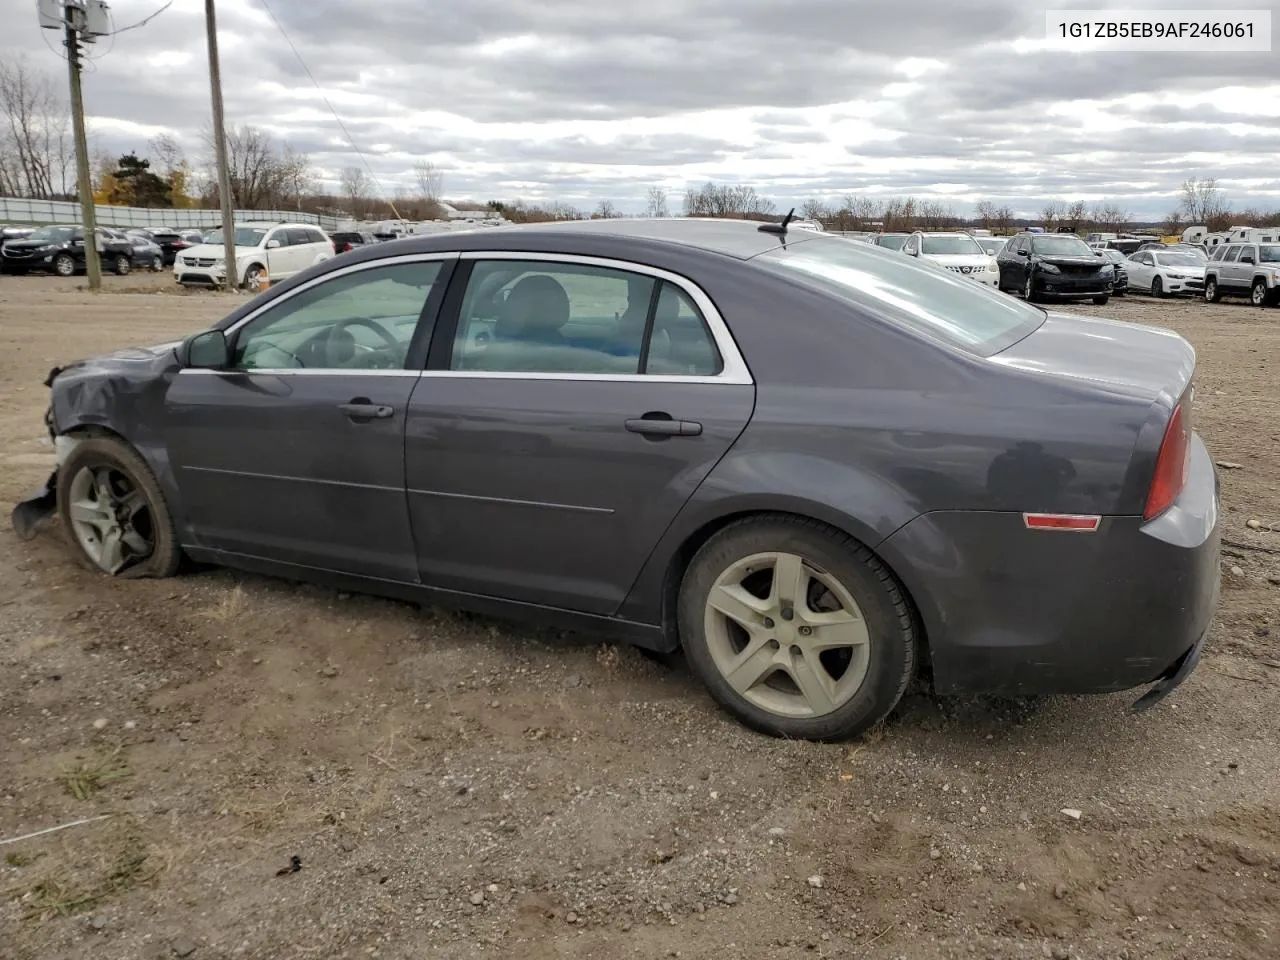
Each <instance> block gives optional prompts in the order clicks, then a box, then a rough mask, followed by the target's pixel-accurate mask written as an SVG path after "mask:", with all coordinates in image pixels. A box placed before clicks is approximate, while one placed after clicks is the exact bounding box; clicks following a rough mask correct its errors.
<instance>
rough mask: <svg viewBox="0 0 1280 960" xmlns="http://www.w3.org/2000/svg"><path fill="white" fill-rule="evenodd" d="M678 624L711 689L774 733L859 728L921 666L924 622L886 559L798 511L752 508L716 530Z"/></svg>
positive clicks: (823, 735)
mask: <svg viewBox="0 0 1280 960" xmlns="http://www.w3.org/2000/svg"><path fill="white" fill-rule="evenodd" d="M679 625H680V635H681V639H682V642H683V644H684V649H685V655H686V658H687V659H688V661H689V663H690V664H691V665H692V666H693V668H694V670H695V671H696V672H697V673H698V675H699V677H700V678H701V679H702V681H703V683H704V684H706V686H707V688H708V690H709V691H710V692H711V695H712V696H713V697H714V698H715V699H716V700H717V701H718V702H719V703H720V704H721V705H722V706H724V707H725V708H726V709H727V710H728V711H729V712H730V713H732V714H733V715H734V716H736V717H737V718H738V719H740V720H741V721H742V722H744V723H745V724H747V725H748V726H750V727H752V728H754V729H756V730H760V731H762V732H764V733H768V734H772V735H774V736H782V737H793V738H800V739H808V740H843V739H847V738H849V737H853V736H857V735H858V734H859V733H862V732H863V731H865V730H866V729H867V728H869V727H871V726H872V725H874V724H876V723H878V722H879V721H880V720H882V719H883V718H884V717H885V716H886V715H887V714H888V713H889V711H890V710H892V709H893V707H894V705H895V704H896V703H897V702H898V700H899V699H900V698H901V696H902V693H903V691H904V690H905V689H906V686H907V683H908V681H909V680H910V679H911V676H912V673H913V671H914V669H915V662H916V636H915V629H914V626H913V624H912V619H911V615H910V611H909V609H908V606H907V601H906V598H905V597H904V596H903V594H902V591H901V589H900V588H899V587H898V585H897V582H896V581H895V580H894V577H893V575H892V574H891V573H890V572H889V570H888V568H886V567H885V566H884V565H883V564H882V563H881V562H880V561H879V560H878V559H876V557H875V556H874V555H873V554H872V553H871V552H870V551H869V550H867V548H866V547H864V546H862V545H861V544H860V543H858V542H857V541H856V540H854V539H853V538H851V537H849V536H846V535H845V534H843V533H840V532H839V531H836V530H833V529H831V528H830V527H827V526H825V525H823V524H819V523H816V522H813V521H808V520H803V519H800V518H789V517H759V518H751V519H747V520H742V521H738V522H736V523H733V524H730V525H729V526H727V527H725V529H723V530H721V531H720V532H719V533H717V534H715V535H714V536H713V537H712V538H711V539H710V540H708V541H707V543H706V544H704V545H703V547H702V548H701V549H700V550H699V551H698V553H697V554H696V555H695V557H694V558H693V562H692V563H691V564H690V566H689V569H688V571H687V572H686V573H685V577H684V581H683V583H682V585H681V588H680V598H679Z"/></svg>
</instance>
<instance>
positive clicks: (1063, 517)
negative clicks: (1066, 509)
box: [1022, 513, 1102, 533]
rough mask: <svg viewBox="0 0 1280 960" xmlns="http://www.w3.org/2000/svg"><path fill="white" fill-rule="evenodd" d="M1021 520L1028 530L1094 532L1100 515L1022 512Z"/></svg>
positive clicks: (1100, 518) (1099, 523)
mask: <svg viewBox="0 0 1280 960" xmlns="http://www.w3.org/2000/svg"><path fill="white" fill-rule="evenodd" d="M1022 522H1023V523H1025V524H1026V525H1027V529H1029V530H1066V531H1069V532H1073V533H1096V532H1097V530H1098V527H1099V525H1101V523H1102V517H1097V516H1083V515H1081V514H1075V513H1024V514H1023V515H1022Z"/></svg>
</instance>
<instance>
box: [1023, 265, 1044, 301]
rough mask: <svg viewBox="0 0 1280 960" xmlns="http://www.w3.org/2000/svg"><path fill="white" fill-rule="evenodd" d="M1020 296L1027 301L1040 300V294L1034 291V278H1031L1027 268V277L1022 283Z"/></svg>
mask: <svg viewBox="0 0 1280 960" xmlns="http://www.w3.org/2000/svg"><path fill="white" fill-rule="evenodd" d="M1022 298H1023V299H1024V300H1026V301H1027V303H1038V302H1039V301H1040V295H1039V294H1038V293H1037V292H1036V283H1035V280H1034V279H1033V278H1032V276H1031V271H1029V270H1028V271H1027V279H1026V281H1025V282H1024V283H1023V284H1022Z"/></svg>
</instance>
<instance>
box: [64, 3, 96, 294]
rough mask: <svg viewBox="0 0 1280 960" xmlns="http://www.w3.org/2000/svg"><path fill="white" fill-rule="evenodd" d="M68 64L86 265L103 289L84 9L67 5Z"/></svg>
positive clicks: (91, 282) (92, 280)
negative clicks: (83, 86)
mask: <svg viewBox="0 0 1280 960" xmlns="http://www.w3.org/2000/svg"><path fill="white" fill-rule="evenodd" d="M63 10H64V12H65V14H66V25H67V27H66V30H67V64H68V66H69V67H70V72H71V124H72V129H73V131H74V133H75V138H76V181H77V186H76V190H77V192H78V193H79V194H80V216H81V219H83V220H84V265H85V274H86V276H87V278H88V280H89V289H90V290H101V289H102V259H101V258H100V257H99V256H98V217H97V211H96V210H95V209H94V205H93V179H92V178H91V177H90V176H89V144H88V138H87V137H86V136H85V132H84V100H83V98H82V97H81V95H80V31H81V30H82V29H83V28H84V26H85V12H84V8H83V7H81V6H78V5H75V4H70V3H69V4H67V5H66V7H64V8H63Z"/></svg>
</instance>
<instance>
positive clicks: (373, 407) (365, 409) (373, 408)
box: [338, 397, 396, 421]
mask: <svg viewBox="0 0 1280 960" xmlns="http://www.w3.org/2000/svg"><path fill="white" fill-rule="evenodd" d="M338 409H339V410H341V411H342V412H343V413H345V414H346V415H347V416H348V417H349V418H351V419H352V420H357V421H360V420H386V419H388V418H390V417H391V416H392V415H394V414H395V412H396V411H395V408H394V407H388V406H387V405H386V404H382V403H370V402H369V401H368V400H366V399H365V398H364V397H357V398H356V399H355V400H352V401H351V402H350V403H340V404H338Z"/></svg>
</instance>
